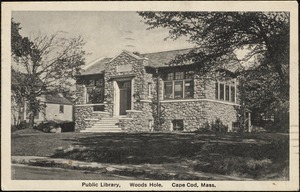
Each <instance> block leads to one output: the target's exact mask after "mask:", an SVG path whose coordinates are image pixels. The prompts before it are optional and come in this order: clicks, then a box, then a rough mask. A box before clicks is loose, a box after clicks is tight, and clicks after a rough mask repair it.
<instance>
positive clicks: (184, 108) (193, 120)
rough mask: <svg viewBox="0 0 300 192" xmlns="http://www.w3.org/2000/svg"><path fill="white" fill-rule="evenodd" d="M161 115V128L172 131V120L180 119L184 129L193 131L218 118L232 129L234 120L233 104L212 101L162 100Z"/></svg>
mask: <svg viewBox="0 0 300 192" xmlns="http://www.w3.org/2000/svg"><path fill="white" fill-rule="evenodd" d="M161 106H162V116H163V117H164V120H165V122H164V123H163V124H162V126H161V128H162V130H165V131H168V130H169V131H172V121H173V120H176V119H178V120H179V119H182V120H183V124H184V131H194V130H196V129H199V128H201V126H202V125H203V124H204V123H205V122H211V121H214V120H216V119H217V118H219V119H220V120H221V121H222V123H223V124H224V125H227V126H228V127H229V129H232V123H233V122H235V121H236V111H235V105H232V104H224V103H218V102H213V101H206V100H198V101H191V100H190V101H184V100H182V101H180V102H179V101H175V102H162V103H161Z"/></svg>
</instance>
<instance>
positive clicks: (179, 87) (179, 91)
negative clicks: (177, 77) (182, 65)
mask: <svg viewBox="0 0 300 192" xmlns="http://www.w3.org/2000/svg"><path fill="white" fill-rule="evenodd" d="M182 98H183V82H182V81H175V82H174V99H182Z"/></svg>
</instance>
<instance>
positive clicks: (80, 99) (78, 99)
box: [75, 81, 85, 105]
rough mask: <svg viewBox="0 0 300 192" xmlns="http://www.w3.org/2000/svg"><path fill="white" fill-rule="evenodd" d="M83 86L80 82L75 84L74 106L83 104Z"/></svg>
mask: <svg viewBox="0 0 300 192" xmlns="http://www.w3.org/2000/svg"><path fill="white" fill-rule="evenodd" d="M84 94H85V86H84V84H81V82H79V81H77V82H76V102H75V104H76V105H78V104H84V103H85V95H84Z"/></svg>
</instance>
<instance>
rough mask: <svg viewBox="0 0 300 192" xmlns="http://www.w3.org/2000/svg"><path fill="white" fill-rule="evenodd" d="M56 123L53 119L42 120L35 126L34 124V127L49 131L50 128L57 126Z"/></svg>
mask: <svg viewBox="0 0 300 192" xmlns="http://www.w3.org/2000/svg"><path fill="white" fill-rule="evenodd" d="M57 127H59V126H58V123H57V122H55V121H52V120H51V121H43V122H41V123H40V124H38V125H37V126H35V129H37V130H39V131H43V132H45V133H50V131H51V129H54V128H57Z"/></svg>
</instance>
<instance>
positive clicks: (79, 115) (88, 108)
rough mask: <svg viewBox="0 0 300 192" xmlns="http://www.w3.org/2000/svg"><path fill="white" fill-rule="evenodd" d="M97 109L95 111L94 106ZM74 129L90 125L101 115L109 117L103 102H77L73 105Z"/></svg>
mask: <svg viewBox="0 0 300 192" xmlns="http://www.w3.org/2000/svg"><path fill="white" fill-rule="evenodd" d="M96 107H98V110H97V111H95V108H96ZM74 110H75V131H79V130H82V129H85V128H87V127H90V126H91V125H92V123H93V122H94V121H96V120H97V119H98V120H100V119H101V118H103V117H109V116H110V113H109V112H106V111H105V103H90V104H79V105H75V106H74Z"/></svg>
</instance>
